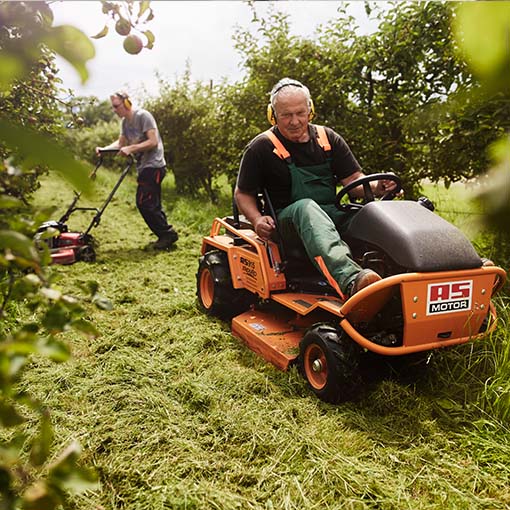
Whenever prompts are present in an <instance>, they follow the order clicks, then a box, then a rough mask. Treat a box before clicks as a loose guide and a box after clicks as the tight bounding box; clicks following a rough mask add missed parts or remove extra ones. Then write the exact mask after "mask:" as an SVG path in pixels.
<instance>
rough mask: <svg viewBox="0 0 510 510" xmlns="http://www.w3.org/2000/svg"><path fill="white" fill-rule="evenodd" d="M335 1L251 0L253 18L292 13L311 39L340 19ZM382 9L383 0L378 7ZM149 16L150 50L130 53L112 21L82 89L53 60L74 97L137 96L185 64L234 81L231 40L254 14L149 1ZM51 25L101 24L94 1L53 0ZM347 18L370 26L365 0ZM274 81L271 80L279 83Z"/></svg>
mask: <svg viewBox="0 0 510 510" xmlns="http://www.w3.org/2000/svg"><path fill="white" fill-rule="evenodd" d="M346 3H347V2H340V1H322V0H318V1H311V0H303V1H283V2H282V1H280V2H255V9H256V11H257V14H258V16H264V15H266V14H267V13H268V12H270V10H271V9H274V10H275V11H277V12H282V13H288V14H289V15H290V25H291V31H292V33H293V34H295V35H298V36H303V37H311V36H312V35H313V33H314V32H315V29H316V28H317V26H318V25H320V24H323V23H327V22H328V21H330V20H332V19H335V18H336V17H337V16H338V8H339V6H341V5H342V4H346ZM381 4H383V3H382V2H381V3H380V5H381ZM152 7H153V10H154V14H155V18H154V20H152V21H151V22H150V23H149V25H148V26H147V28H148V29H150V30H151V31H152V32H153V33H154V35H155V37H156V42H155V46H154V48H153V49H152V50H146V49H144V50H143V51H142V52H141V53H140V54H138V55H128V54H127V53H126V52H125V51H124V50H123V48H122V38H121V36H119V35H117V34H116V33H115V30H114V27H113V25H112V24H110V32H109V34H108V36H106V37H104V38H103V39H99V40H93V42H94V45H95V47H96V51H97V55H96V57H95V59H94V60H93V61H92V62H91V64H90V65H89V71H90V78H89V80H88V82H87V83H86V84H84V85H82V84H81V83H80V80H79V77H78V76H77V75H76V73H75V71H74V70H73V69H71V68H70V67H69V66H68V65H67V64H66V62H64V61H62V60H61V59H59V60H58V65H59V67H60V68H61V72H60V77H61V78H62V79H63V80H64V86H65V87H67V88H72V89H74V90H75V91H76V93H77V94H79V95H95V96H97V97H99V98H100V99H106V98H107V97H108V95H109V93H110V92H111V91H112V90H117V89H119V88H126V89H127V90H129V91H130V93H132V94H134V95H135V96H136V95H137V93H138V94H141V93H142V89H143V87H145V89H146V90H147V91H148V92H149V93H150V94H155V93H157V91H158V84H157V78H156V73H159V75H160V76H161V77H163V78H165V79H169V80H173V79H174V78H175V77H179V76H182V74H183V73H184V71H185V70H186V65H187V63H188V64H189V66H190V69H191V75H192V78H193V79H196V80H203V81H209V80H214V81H218V80H220V79H221V78H223V77H226V78H228V79H229V80H230V81H234V80H236V79H239V78H240V77H241V76H242V70H240V69H239V55H238V54H237V52H236V50H235V49H234V42H233V40H232V35H233V33H234V30H235V26H236V25H238V26H241V27H243V28H247V27H249V26H250V21H251V20H252V11H251V9H250V7H249V5H248V3H247V2H243V1H214V0H213V1H176V2H153V3H152ZM52 9H53V12H54V15H55V23H54V24H55V25H59V24H63V23H70V24H73V25H75V26H77V27H78V28H80V29H81V30H83V31H84V32H85V33H86V34H87V35H91V36H92V35H94V34H97V33H98V32H100V31H101V29H102V28H103V26H104V22H105V19H104V17H103V15H102V13H101V4H100V3H99V2H85V1H73V2H69V1H67V2H55V3H54V4H52ZM348 9H349V13H351V14H352V15H354V16H355V17H356V18H357V20H358V24H359V26H360V30H361V31H362V32H367V31H371V30H373V29H374V28H375V26H374V23H373V22H369V21H368V20H367V16H366V14H365V10H364V3H363V2H350V4H349V8H348ZM278 78H279V77H275V79H278Z"/></svg>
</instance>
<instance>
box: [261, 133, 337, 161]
mask: <svg viewBox="0 0 510 510" xmlns="http://www.w3.org/2000/svg"><path fill="white" fill-rule="evenodd" d="M315 127H316V129H317V143H318V144H319V146H320V147H321V148H322V149H323V150H324V151H325V152H329V151H330V150H331V144H330V143H329V140H328V135H327V134H326V130H325V129H324V126H315ZM264 134H265V135H266V136H267V137H268V138H269V139H270V140H271V142H272V144H273V145H274V149H273V152H274V153H275V154H276V155H277V156H278V157H279V158H280V159H283V160H286V159H288V158H290V153H289V151H288V150H287V149H286V148H285V147H284V146H283V144H282V142H280V140H279V139H278V137H277V136H276V135H275V134H274V133H273V132H272V131H271V130H270V129H268V130H267V131H266V132H265V133H264Z"/></svg>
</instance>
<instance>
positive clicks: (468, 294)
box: [197, 174, 506, 403]
mask: <svg viewBox="0 0 510 510" xmlns="http://www.w3.org/2000/svg"><path fill="white" fill-rule="evenodd" d="M379 179H391V180H393V181H394V182H396V184H397V188H398V189H400V188H401V181H400V179H399V178H398V177H397V176H395V175H393V174H373V175H369V176H366V177H363V178H361V179H358V180H357V181H355V182H353V183H351V184H350V185H349V186H346V187H344V188H343V189H342V190H341V191H340V192H339V193H338V195H337V197H336V206H337V207H338V208H339V209H341V210H345V211H348V212H349V213H350V215H351V216H352V219H351V220H350V223H349V226H348V229H347V232H346V233H345V234H344V235H343V239H344V240H345V241H346V242H347V243H348V245H349V247H350V249H351V251H352V254H353V257H354V259H355V260H356V261H357V262H358V263H359V265H360V266H361V267H363V268H370V269H373V270H374V271H377V272H378V273H379V274H380V275H381V276H382V280H380V281H378V282H376V283H373V284H372V285H369V286H368V287H365V288H364V289H361V290H360V291H359V292H357V293H356V294H354V295H353V296H352V297H350V298H348V299H345V300H344V299H342V298H341V297H340V296H339V295H338V293H337V292H335V290H334V289H333V288H332V287H331V286H330V285H329V284H328V282H327V281H326V279H325V278H324V276H323V275H322V274H320V273H319V272H318V271H317V270H316V269H315V268H314V266H312V264H311V263H310V261H309V259H308V257H307V256H306V253H305V252H304V248H303V250H302V251H301V253H291V252H290V251H289V250H285V248H286V247H284V246H282V245H281V243H280V242H274V241H268V242H264V241H262V240H261V239H260V238H259V237H258V236H257V235H256V233H255V232H254V230H253V228H252V227H251V225H250V224H249V223H247V222H246V221H243V217H240V216H239V214H238V213H237V211H236V208H235V206H234V214H233V215H232V216H229V217H225V218H216V219H215V220H214V221H213V224H212V227H211V231H210V234H209V235H208V236H206V237H204V239H203V241H202V249H201V254H202V255H201V257H200V262H199V268H198V272H197V296H198V303H199V306H200V308H201V309H202V310H203V311H205V313H207V314H209V315H212V316H217V317H220V318H222V319H228V318H232V317H233V319H232V333H233V335H234V336H236V337H238V338H240V339H241V340H243V341H244V342H245V343H246V344H247V346H248V347H249V348H250V349H252V350H253V351H254V352H256V353H257V354H259V355H261V356H262V357H263V358H264V359H266V360H267V361H269V362H271V363H273V364H274V365H275V366H276V367H277V368H279V369H281V370H286V369H288V368H289V366H290V365H291V364H293V363H297V365H298V368H299V370H300V372H301V373H302V375H303V376H304V377H305V379H306V380H307V381H308V385H309V386H310V388H311V390H312V391H313V392H314V393H315V394H316V395H317V396H318V397H319V398H320V399H322V400H324V401H326V402H331V403H337V402H340V401H343V400H347V399H351V398H353V397H355V396H356V395H357V393H358V391H359V389H360V385H361V381H362V377H361V370H360V367H361V366H362V365H363V363H362V360H363V359H365V358H364V357H365V356H368V355H370V357H371V358H372V357H376V358H384V359H386V360H388V361H389V360H395V359H397V358H396V357H402V356H405V358H398V359H399V360H405V359H406V358H408V357H407V356H406V355H411V354H413V356H409V358H411V357H416V356H418V354H416V353H427V354H428V352H427V351H432V350H434V349H439V348H443V347H450V346H453V345H458V344H463V343H466V342H469V341H473V340H478V339H480V338H481V337H483V336H484V335H485V334H487V333H489V332H490V331H492V330H493V329H494V328H495V325H496V311H495V307H494V305H493V303H492V302H491V298H492V296H493V294H494V293H495V292H496V291H497V290H498V289H500V288H501V287H502V286H503V284H504V282H505V280H506V272H505V271H504V270H503V269H501V268H499V267H496V266H494V264H492V263H491V262H490V261H488V260H486V259H481V258H480V256H479V255H478V254H477V253H476V251H475V249H474V248H473V246H472V244H471V243H470V242H469V240H468V239H467V238H466V237H465V236H464V234H463V233H462V232H461V231H460V230H459V229H457V228H456V227H455V226H453V225H452V224H450V223H448V222H447V221H446V220H444V219H442V218H441V217H440V216H438V215H437V214H436V213H434V212H433V209H434V206H433V205H432V203H431V202H430V201H428V200H427V199H425V198H422V199H420V200H418V201H417V202H415V201H411V200H391V198H394V196H392V195H390V196H386V197H385V199H384V200H374V197H373V195H372V193H371V191H370V182H372V181H376V180H379ZM357 186H363V188H364V190H365V198H364V199H363V200H362V201H357V202H356V201H351V202H349V203H343V201H342V199H344V197H346V196H347V195H348V193H349V192H350V191H351V190H352V189H353V188H354V187H357ZM261 203H262V206H263V207H264V206H265V207H266V211H265V212H264V214H267V213H268V211H271V208H270V207H269V209H267V207H268V199H267V197H266V199H265V200H264V199H262V201H261ZM368 351H370V352H368Z"/></svg>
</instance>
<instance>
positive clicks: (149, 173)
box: [136, 168, 176, 239]
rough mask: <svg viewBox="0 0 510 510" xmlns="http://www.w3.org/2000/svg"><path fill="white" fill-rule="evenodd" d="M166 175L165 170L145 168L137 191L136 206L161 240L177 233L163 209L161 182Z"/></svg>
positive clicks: (139, 176)
mask: <svg viewBox="0 0 510 510" xmlns="http://www.w3.org/2000/svg"><path fill="white" fill-rule="evenodd" d="M165 173H166V171H165V169H164V168H145V169H144V170H142V171H141V172H140V174H139V175H138V188H137V191H136V206H137V207H138V210H139V211H140V214H141V215H142V218H143V219H144V220H145V223H147V226H148V227H149V228H150V229H151V230H152V232H154V233H155V234H156V235H157V236H158V238H160V239H162V238H165V237H167V236H169V234H171V233H172V232H175V231H174V230H173V229H172V225H169V224H168V221H167V218H166V215H165V213H164V211H163V209H162V207H161V181H162V180H163V178H164V177H165ZM175 235H176V233H175Z"/></svg>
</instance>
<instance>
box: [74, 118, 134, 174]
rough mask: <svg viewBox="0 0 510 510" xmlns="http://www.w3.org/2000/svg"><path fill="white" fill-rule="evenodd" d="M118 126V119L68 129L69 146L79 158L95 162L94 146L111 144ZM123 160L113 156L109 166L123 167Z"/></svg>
mask: <svg viewBox="0 0 510 510" xmlns="http://www.w3.org/2000/svg"><path fill="white" fill-rule="evenodd" d="M119 133H120V126H119V122H118V120H111V121H110V122H104V121H100V122H98V123H97V124H95V125H94V126H92V127H82V128H79V129H74V130H69V131H68V133H67V135H66V136H67V138H68V140H69V146H71V147H73V150H74V152H75V154H76V156H78V157H79V158H80V159H82V160H84V161H88V162H89V163H92V164H94V163H96V161H97V156H96V152H95V151H96V147H104V146H105V145H109V144H111V143H112V142H113V141H114V140H117V139H118V138H119ZM124 164H125V161H124V160H123V159H122V158H115V159H112V160H111V163H110V161H109V162H108V166H109V167H110V168H118V169H121V168H123V167H124Z"/></svg>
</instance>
